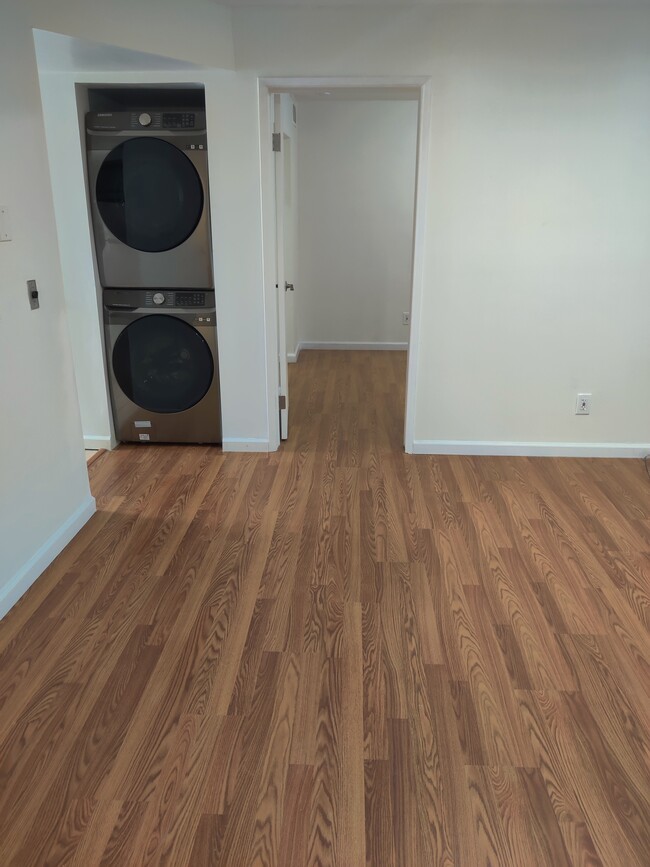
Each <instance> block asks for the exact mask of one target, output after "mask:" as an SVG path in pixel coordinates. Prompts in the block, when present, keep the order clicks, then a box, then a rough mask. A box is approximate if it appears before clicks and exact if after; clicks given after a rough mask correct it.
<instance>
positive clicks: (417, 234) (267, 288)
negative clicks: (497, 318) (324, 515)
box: [258, 76, 432, 454]
mask: <svg viewBox="0 0 650 867" xmlns="http://www.w3.org/2000/svg"><path fill="white" fill-rule="evenodd" d="M258 86H259V100H260V106H259V109H260V167H261V185H262V189H261V193H262V232H263V255H264V269H263V270H264V305H265V332H266V349H267V368H266V373H267V394H268V410H269V412H268V420H269V449H270V450H271V451H275V449H277V448H278V447H279V445H280V429H279V423H280V422H279V413H278V411H277V395H278V393H279V392H278V387H279V376H278V364H277V357H276V354H277V346H278V309H277V308H278V304H277V297H276V292H275V273H274V271H275V268H274V256H275V253H274V244H273V234H274V233H273V214H272V211H273V207H272V204H273V196H274V193H273V190H274V185H273V173H272V170H273V160H272V151H271V147H270V142H268V141H267V139H266V136H267V134H268V132H269V129H270V127H269V114H270V111H269V97H270V94H274V93H292V92H295V91H296V90H301V91H304V90H311V89H313V90H336V89H344V88H345V89H354V90H355V91H356V90H358V91H362V90H367V91H369V93H370V92H372V91H375V92H376V91H378V90H386V91H390V90H404V89H412V90H413V91H414V92H416V93H417V99H418V105H419V110H418V146H417V154H416V183H415V210H414V220H413V263H412V269H413V270H412V285H411V330H410V335H409V343H408V361H407V374H406V408H405V416H404V449H405V451H406V452H407V453H409V454H413V452H414V432H415V400H416V395H417V373H418V360H419V347H420V323H421V317H422V296H423V289H424V250H425V238H426V214H427V208H426V204H427V189H428V183H429V154H430V139H431V118H432V108H431V99H432V93H431V84H430V78H429V77H427V76H406V77H405V76H396V77H390V78H384V77H345V78H309V77H288V78H265V77H262V78H259V79H258ZM360 98H362V97H360ZM300 348H303V349H306V348H307V347H306V345H305V344H303V345H302V347H300ZM332 348H334V347H332ZM358 348H361V347H358ZM395 348H397V347H395ZM399 348H406V347H401V346H400V347H399ZM299 351H300V349H299V348H297V351H296V352H295V357H294V358H292V357H291V353H290V354H289V360H290V361H294V360H296V359H297V357H298V354H299Z"/></svg>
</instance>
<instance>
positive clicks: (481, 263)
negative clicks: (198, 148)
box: [233, 3, 650, 454]
mask: <svg viewBox="0 0 650 867" xmlns="http://www.w3.org/2000/svg"><path fill="white" fill-rule="evenodd" d="M233 32H234V35H235V56H236V58H237V64H238V66H243V67H247V68H251V69H256V70H258V71H259V72H260V73H261V74H264V75H273V76H287V75H298V76H306V75H310V74H317V75H320V76H327V75H331V76H340V75H360V76H363V75H366V76H369V75H428V76H430V77H431V115H432V125H431V134H432V141H431V159H430V164H429V166H428V168H429V195H428V216H427V229H426V244H425V251H424V252H425V273H424V295H423V308H422V309H423V313H422V322H421V326H420V335H419V336H420V345H421V353H420V358H419V364H418V371H417V401H416V418H415V440H416V441H417V442H416V444H415V445H416V448H419V449H423V450H426V449H429V450H434V451H435V450H445V449H450V450H453V449H455V448H457V449H460V450H464V451H481V450H487V451H496V452H498V451H500V450H505V451H508V450H511V451H516V450H517V449H523V450H524V451H528V452H529V453H532V452H534V451H536V450H540V449H541V450H549V451H553V450H554V448H555V446H554V444H567V443H568V444H569V445H570V446H571V444H578V445H579V444H584V449H583V451H584V452H586V453H594V454H600V453H605V452H606V451H607V448H606V446H604V445H603V444H614V446H615V447H616V446H617V445H620V446H621V448H620V449H619V452H620V453H629V454H641V453H643V452H644V451H645V450H646V449H647V447H648V446H647V444H648V442H649V441H650V400H649V399H648V397H647V394H646V391H647V389H645V386H642V391H641V397H639V395H640V392H639V383H643V382H644V381H645V379H646V378H647V374H648V371H649V370H650V341H649V340H648V338H647V332H648V322H649V321H650V292H649V291H648V275H649V274H650V243H649V242H648V239H649V238H650V112H648V111H646V110H644V107H645V106H647V105H648V104H649V103H650V50H649V49H650V7H648V6H647V5H645V6H643V7H642V6H638V7H636V6H629V5H627V4H625V3H615V4H614V3H612V4H609V5H588V4H584V5H579V4H575V5H573V4H571V5H569V4H562V5H561V6H560V5H559V4H542V3H539V4H525V5H524V4H522V5H521V6H517V5H515V4H503V5H500V4H495V5H492V4H477V5H475V6H472V5H469V4H459V5H457V4H453V5H449V6H444V7H437V8H430V9H409V10H402V11H399V10H393V11H387V10H384V11H380V10H376V11H371V10H367V9H364V10H347V11H345V10H340V9H337V10H331V9H329V10H324V9H302V10H280V9H276V10H271V9H265V10H254V11H253V10H247V9H238V10H234V11H233ZM644 389H645V390H644ZM583 391H584V392H592V393H593V408H592V414H591V415H590V416H588V417H585V416H575V415H574V403H575V395H576V393H577V392H583ZM521 443H523V444H524V445H523V446H521V445H517V444H521ZM536 444H541V445H536ZM558 448H560V447H558Z"/></svg>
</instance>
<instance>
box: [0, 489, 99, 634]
mask: <svg viewBox="0 0 650 867" xmlns="http://www.w3.org/2000/svg"><path fill="white" fill-rule="evenodd" d="M95 509H96V506H95V498H94V497H89V498H88V499H87V500H86V501H85V502H84V503H82V504H81V506H79V508H78V509H77V510H76V511H75V512H73V514H72V515H70V517H69V518H68V520H67V521H66V522H65V523H64V524H62V525H61V526H60V527H59V529H58V530H56V531H55V532H54V533H52V535H51V536H50V538H49V539H47V540H46V541H45V542H44V543H43V544H42V545H41V547H40V548H39V549H38V551H37V552H36V553H35V554H34V556H33V557H31V558H30V559H29V560H28V561H27V563H25V565H24V566H23V567H22V568H21V569H19V570H18V572H16V574H15V575H13V576H12V577H11V578H10V579H9V581H7V583H6V584H5V585H4V587H2V588H0V617H4V616H5V614H6V613H7V611H9V609H10V608H12V607H13V606H14V605H15V604H16V602H18V600H19V599H20V597H21V596H22V595H23V593H25V592H26V591H27V590H29V588H30V587H31V586H32V584H33V583H34V581H36V579H37V578H38V577H39V576H40V575H42V574H43V572H44V571H45V570H46V569H47V567H48V566H49V565H50V563H51V562H52V561H53V560H54V559H55V557H57V555H58V554H60V553H61V551H63V549H64V548H65V546H66V545H67V544H68V542H70V541H71V540H72V539H74V537H75V536H76V535H77V533H78V532H79V530H81V528H82V527H83V525H84V524H85V523H86V522H87V521H88V520H89V519H90V518H92V516H93V515H94V513H95Z"/></svg>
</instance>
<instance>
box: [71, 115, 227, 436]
mask: <svg viewBox="0 0 650 867" xmlns="http://www.w3.org/2000/svg"><path fill="white" fill-rule="evenodd" d="M86 146H87V155H88V180H89V192H90V204H91V212H92V222H93V229H94V240H95V251H96V255H97V265H98V269H99V277H100V282H101V285H102V293H103V310H104V328H105V342H106V355H107V366H108V378H109V384H110V392H111V400H112V408H113V420H114V423H115V433H116V435H117V438H118V439H119V440H121V441H123V442H160V443H162V442H176V443H218V442H221V412H220V392H219V371H218V358H217V336H216V321H215V320H216V312H215V298H214V282H213V276H212V254H211V244H210V217H209V192H208V162H207V161H208V155H207V135H206V127H205V112H203V111H198V110H196V111H195V110H188V109H187V108H183V109H179V110H167V109H165V110H139V111H101V112H90V113H88V114H87V115H86Z"/></svg>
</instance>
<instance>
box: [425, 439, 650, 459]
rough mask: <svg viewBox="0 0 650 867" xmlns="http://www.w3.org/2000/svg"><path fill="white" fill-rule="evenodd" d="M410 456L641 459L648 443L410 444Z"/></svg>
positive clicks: (501, 442)
mask: <svg viewBox="0 0 650 867" xmlns="http://www.w3.org/2000/svg"><path fill="white" fill-rule="evenodd" d="M413 454H414V455H493V456H498V455H503V456H511V457H517V456H520V457H551V458H553V457H554V458H642V457H644V456H645V455H647V454H650V443H535V442H507V441H501V440H495V441H488V440H414V441H413Z"/></svg>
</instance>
